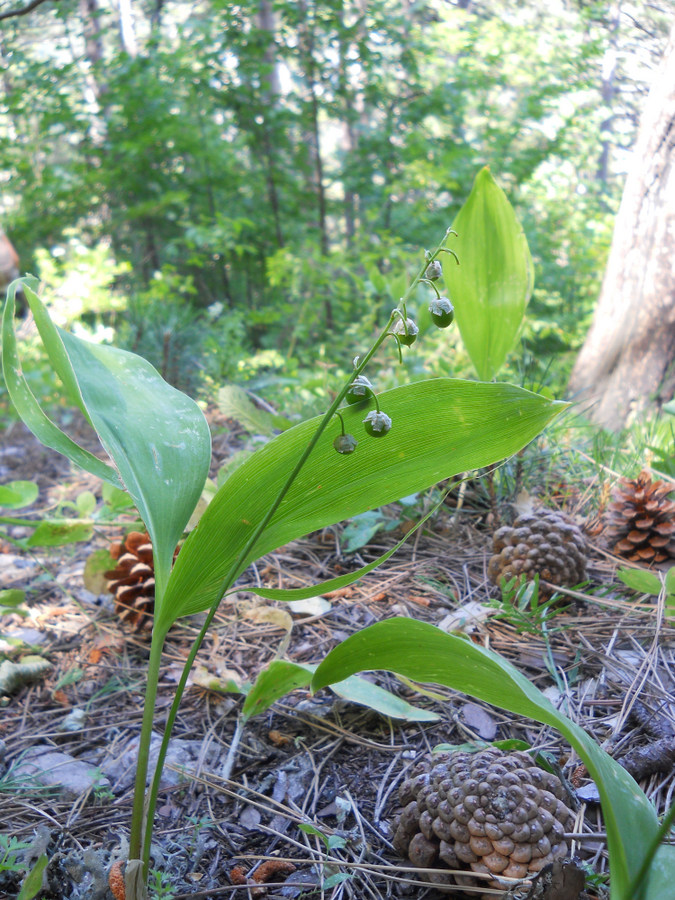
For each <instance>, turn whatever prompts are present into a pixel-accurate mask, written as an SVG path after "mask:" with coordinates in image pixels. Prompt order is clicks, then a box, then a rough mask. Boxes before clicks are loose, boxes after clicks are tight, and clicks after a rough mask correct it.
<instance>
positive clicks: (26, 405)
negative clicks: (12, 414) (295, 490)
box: [2, 280, 124, 487]
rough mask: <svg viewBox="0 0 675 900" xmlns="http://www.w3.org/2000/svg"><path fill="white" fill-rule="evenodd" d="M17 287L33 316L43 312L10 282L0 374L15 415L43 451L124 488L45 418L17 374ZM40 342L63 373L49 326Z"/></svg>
mask: <svg viewBox="0 0 675 900" xmlns="http://www.w3.org/2000/svg"><path fill="white" fill-rule="evenodd" d="M19 286H22V287H23V290H24V294H25V296H26V299H27V300H28V303H29V305H30V308H31V311H32V312H33V314H34V315H35V311H36V310H37V311H38V316H40V317H41V310H42V309H43V306H42V303H41V302H40V300H39V299H38V297H37V294H35V293H34V292H33V291H32V290H31V289H30V288H29V287H28V285H27V284H26V282H25V281H23V280H18V281H13V282H12V283H11V284H10V286H9V287H8V288H7V301H6V303H5V308H4V311H3V315H2V374H3V376H4V379H5V384H6V385H7V391H8V393H9V397H10V399H11V401H12V403H13V404H14V406H15V408H16V411H17V412H18V413H19V415H20V416H21V418H22V419H23V421H24V423H25V424H26V425H27V427H28V428H29V429H30V430H31V431H32V432H33V434H34V435H35V437H36V438H37V439H38V440H39V441H41V442H42V443H43V444H44V445H45V447H51V449H52V450H57V451H58V452H59V453H63V455H64V456H67V457H68V459H69V460H70V461H71V462H73V463H75V465H76V466H79V467H80V468H81V469H85V470H86V471H87V472H91V473H92V475H96V476H97V478H100V479H102V480H103V481H108V482H110V483H111V484H113V485H115V486H116V487H124V485H123V484H122V482H121V481H120V478H119V476H118V474H117V472H116V471H115V470H114V469H113V467H112V466H109V465H107V464H106V463H104V462H102V461H101V460H100V459H98V458H97V457H96V456H94V454H93V453H89V451H88V450H84V449H83V448H82V447H80V446H79V445H78V444H76V443H75V441H73V440H71V439H70V438H69V437H68V435H66V434H64V433H63V432H62V431H61V429H60V428H59V427H58V426H57V425H55V424H54V422H52V421H51V419H50V418H49V417H48V416H46V415H45V413H44V412H43V411H42V409H41V408H40V404H39V403H38V401H37V400H36V399H35V396H34V395H33V392H32V391H31V389H30V388H29V387H28V382H27V381H26V379H25V378H24V376H23V372H22V370H21V362H20V360H19V354H18V350H17V344H16V334H15V331H14V305H15V304H14V298H15V294H16V290H17V288H18V287H19ZM36 318H37V317H36ZM43 327H44V323H43ZM44 335H46V338H45V336H44ZM43 340H45V349H46V350H47V354H48V355H49V359H50V362H52V358H54V359H55V360H58V361H59V368H61V370H62V371H64V370H63V354H64V353H65V350H64V348H63V345H62V343H61V340H60V338H59V336H58V333H57V332H56V328H55V327H54V326H53V325H52V331H51V332H47V331H46V329H45V331H44V334H43ZM55 368H56V366H55ZM71 372H72V368H71ZM64 377H65V378H66V380H67V382H68V383H70V384H72V381H71V378H70V376H69V375H68V374H67V373H66V372H65V371H64ZM73 378H74V375H73ZM77 405H78V406H81V398H78V402H77Z"/></svg>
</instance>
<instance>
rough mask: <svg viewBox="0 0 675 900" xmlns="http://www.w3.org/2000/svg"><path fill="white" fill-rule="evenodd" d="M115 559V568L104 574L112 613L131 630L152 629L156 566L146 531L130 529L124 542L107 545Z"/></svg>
mask: <svg viewBox="0 0 675 900" xmlns="http://www.w3.org/2000/svg"><path fill="white" fill-rule="evenodd" d="M110 555H111V556H112V557H113V559H116V560H117V565H116V566H115V568H114V569H110V571H108V572H104V573H103V574H104V575H105V577H106V578H107V579H108V590H109V591H110V593H111V594H113V596H114V597H115V612H116V613H117V615H118V616H119V617H120V619H121V620H122V621H123V622H126V624H127V625H129V626H131V628H132V629H133V630H134V631H140V630H141V629H142V628H152V614H153V612H154V609H155V566H154V563H153V559H152V543H151V542H150V535H149V534H147V532H144V533H141V532H140V531H131V532H129V534H128V535H127V536H126V538H125V539H124V541H123V542H121V543H115V544H113V545H112V546H111V548H110Z"/></svg>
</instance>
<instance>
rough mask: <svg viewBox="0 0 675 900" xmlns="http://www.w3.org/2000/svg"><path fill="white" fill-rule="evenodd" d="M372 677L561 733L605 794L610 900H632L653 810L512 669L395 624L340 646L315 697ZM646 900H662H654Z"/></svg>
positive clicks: (458, 642)
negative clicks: (449, 694)
mask: <svg viewBox="0 0 675 900" xmlns="http://www.w3.org/2000/svg"><path fill="white" fill-rule="evenodd" d="M373 669H387V670H388V671H391V672H395V673H397V674H400V675H403V676H405V677H407V678H413V679H415V680H416V681H422V682H433V683H437V684H444V685H447V686H448V687H452V688H454V689H455V690H461V691H463V692H464V693H466V694H469V695H470V696H472V697H477V698H479V699H481V700H484V701H486V702H487V703H492V704H494V705H495V706H499V707H501V708H502V709H507V710H510V711H511V712H515V713H518V714H519V715H522V716H528V717H529V718H531V719H535V720H536V721H538V722H543V723H545V724H547V725H552V726H553V727H554V728H557V729H558V730H559V731H560V732H562V734H563V735H564V736H565V737H566V738H567V740H568V741H569V742H570V744H571V745H572V746H573V747H574V748H575V749H576V750H577V752H578V753H579V755H580V756H581V758H582V759H583V760H584V762H585V763H586V766H587V767H588V771H589V772H590V774H591V776H592V778H593V779H594V781H595V783H596V785H597V787H598V790H599V792H600V797H601V801H602V810H603V816H604V819H605V825H606V828H607V841H608V846H609V852H610V864H611V870H612V897H613V898H621V900H634V898H628V897H626V896H625V892H626V890H627V889H628V886H629V884H630V879H631V877H632V876H634V875H636V874H637V872H638V871H639V869H640V864H641V860H642V859H643V858H644V855H645V853H646V852H647V851H648V849H649V846H650V843H651V840H652V839H653V837H654V835H655V834H656V832H657V830H658V821H657V817H656V813H655V811H654V808H653V806H652V805H651V803H650V802H649V801H648V800H647V797H646V796H645V795H644V793H643V792H642V791H641V790H640V788H639V787H638V785H637V784H636V783H635V781H634V780H633V778H632V777H631V776H630V775H629V774H628V772H626V770H625V769H624V768H622V767H621V766H620V765H619V764H618V763H617V762H615V761H614V760H613V759H612V758H611V757H610V756H609V755H608V754H607V753H605V751H604V750H602V749H601V748H600V747H599V746H598V745H597V744H596V743H595V741H594V740H593V739H592V738H591V737H589V736H588V735H587V734H586V732H585V731H584V730H583V729H582V728H580V727H579V726H578V725H576V724H575V723H574V722H572V721H571V720H570V719H568V718H567V717H566V716H564V715H563V714H562V713H560V712H558V710H557V709H555V707H554V706H553V705H552V704H551V703H550V702H549V701H548V700H547V699H546V697H544V695H543V694H542V693H541V692H540V691H539V690H538V689H537V688H536V687H535V686H534V685H533V684H531V683H530V682H529V681H528V679H527V678H525V676H524V675H522V674H521V673H520V672H519V671H518V670H517V669H516V668H515V667H514V666H512V665H511V664H510V663H508V662H506V660H504V659H502V658H501V657H500V656H498V655H497V654H496V653H492V652H491V651H489V650H486V649H485V648H483V647H480V646H478V645H476V644H473V643H471V642H470V641H468V640H466V639H465V638H463V637H459V636H457V635H451V634H445V633H444V632H442V631H440V630H439V629H438V628H435V627H434V626H433V625H428V624H427V623H425V622H418V621H416V620H414V619H403V618H395V619H387V620H386V621H384V622H378V623H376V624H375V625H371V626H370V627H368V628H364V629H363V631H360V632H358V633H357V634H355V635H352V637H349V638H347V640H346V641H343V643H341V644H339V645H338V646H337V647H336V648H335V649H334V650H332V651H331V652H330V653H329V654H328V656H327V657H326V658H325V659H324V661H323V662H322V663H321V664H320V665H319V667H318V668H317V670H316V673H315V675H314V678H313V679H312V689H313V690H319V689H320V688H322V687H326V686H328V685H330V684H332V683H333V682H335V681H342V680H343V679H345V678H347V677H348V676H350V675H353V674H355V673H356V672H362V671H364V670H373ZM672 874H675V873H672V872H671V877H672ZM661 896H663V895H661ZM649 897H650V898H651V900H657V896H656V895H655V894H654V895H651V894H650V895H649Z"/></svg>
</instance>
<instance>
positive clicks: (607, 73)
mask: <svg viewBox="0 0 675 900" xmlns="http://www.w3.org/2000/svg"><path fill="white" fill-rule="evenodd" d="M620 21H621V3H620V2H619V3H617V4H616V5H615V6H614V8H613V10H612V13H611V20H610V36H609V46H608V47H607V49H606V50H605V53H604V56H603V60H602V82H601V85H600V93H601V96H602V104H603V106H604V107H605V108H606V109H608V110H609V113H608V115H607V118H606V119H604V120H603V121H602V122H601V124H600V133H601V135H602V136H603V137H602V143H601V145H600V148H601V149H600V158H599V159H598V168H597V172H596V178H597V179H598V181H601V182H602V183H603V184H606V183H607V178H608V175H609V161H610V156H611V151H612V142H611V140H610V136H611V134H612V132H613V130H614V114H613V112H612V109H611V107H612V102H613V100H614V95H615V94H616V68H617V45H618V37H619V25H620Z"/></svg>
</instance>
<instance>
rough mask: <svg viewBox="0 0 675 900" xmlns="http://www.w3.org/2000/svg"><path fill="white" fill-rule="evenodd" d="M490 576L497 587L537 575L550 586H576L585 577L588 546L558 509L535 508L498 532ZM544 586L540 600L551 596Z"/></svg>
mask: <svg viewBox="0 0 675 900" xmlns="http://www.w3.org/2000/svg"><path fill="white" fill-rule="evenodd" d="M492 544H493V551H494V555H493V556H492V557H491V559H490V562H489V563H488V577H489V578H490V580H491V581H492V582H493V583H494V584H497V585H499V584H501V581H502V579H506V580H507V581H509V580H510V579H511V578H513V577H514V576H519V575H520V576H522V577H523V578H525V579H526V580H527V581H532V579H533V578H534V576H535V574H538V575H539V577H540V578H541V579H543V580H544V581H548V582H550V583H551V584H554V585H559V586H561V587H573V586H574V585H575V584H579V582H580V581H583V580H584V579H585V578H586V559H587V555H588V547H587V545H586V539H585V538H584V536H583V534H582V532H581V529H580V528H579V527H578V526H577V525H575V524H574V522H573V521H572V520H571V519H570V518H569V517H568V516H566V515H565V513H562V512H559V511H558V510H555V509H544V508H540V509H536V510H534V511H533V512H531V513H525V514H524V515H522V516H518V518H517V519H516V520H515V522H514V523H513V525H504V526H503V527H502V528H498V529H497V531H495V533H494V535H493V538H492ZM550 593H551V592H550V591H549V590H547V589H546V588H545V587H544V586H543V585H542V586H541V587H540V589H539V594H540V596H541V597H546V596H548V595H550Z"/></svg>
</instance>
